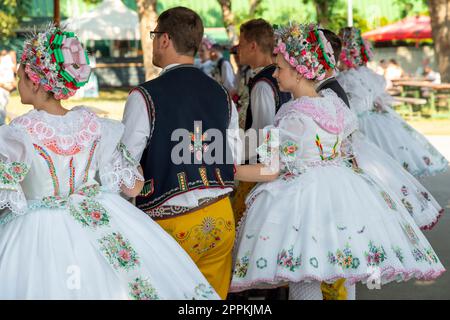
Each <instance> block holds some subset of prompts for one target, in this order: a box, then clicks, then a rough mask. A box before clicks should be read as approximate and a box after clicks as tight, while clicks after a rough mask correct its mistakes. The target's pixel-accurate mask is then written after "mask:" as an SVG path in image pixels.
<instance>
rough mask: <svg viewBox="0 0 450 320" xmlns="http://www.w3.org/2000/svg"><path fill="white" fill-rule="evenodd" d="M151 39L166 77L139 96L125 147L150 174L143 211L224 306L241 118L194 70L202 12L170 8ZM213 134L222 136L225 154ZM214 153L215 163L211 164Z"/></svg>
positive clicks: (129, 114)
mask: <svg viewBox="0 0 450 320" xmlns="http://www.w3.org/2000/svg"><path fill="white" fill-rule="evenodd" d="M150 36H151V37H152V38H153V64H154V65H156V66H158V67H161V68H163V70H162V72H161V74H160V75H159V77H158V78H156V79H153V80H150V81H148V82H145V83H143V84H141V85H139V86H138V87H136V88H135V89H134V90H132V92H131V93H130V95H129V97H128V100H127V104H126V106H125V111H124V118H123V122H124V123H125V126H126V131H125V135H124V138H123V142H124V144H125V145H127V146H128V147H129V148H130V150H131V153H132V155H133V156H134V157H136V158H137V159H139V160H140V163H141V166H142V167H143V170H144V177H145V186H144V189H143V191H142V192H141V194H140V195H139V196H138V197H136V205H137V206H138V208H140V209H142V210H143V211H145V212H146V213H147V214H148V215H149V216H150V217H151V218H153V219H154V220H155V221H157V222H158V223H159V224H160V226H161V227H162V228H163V229H165V230H166V231H167V232H168V233H169V234H170V235H172V236H173V237H174V238H175V239H176V240H177V241H178V243H179V244H180V245H181V246H182V247H183V248H184V249H185V250H186V252H188V254H189V255H190V256H191V258H192V259H193V260H194V262H195V263H196V264H197V266H198V267H199V269H200V270H201V271H202V273H203V274H204V276H205V277H206V278H207V280H208V281H209V282H210V284H211V285H212V286H213V287H214V289H215V290H216V291H217V293H218V294H219V295H220V296H221V298H223V299H225V298H226V296H227V292H228V288H229V285H230V279H231V268H232V255H231V250H232V247H233V243H234V238H235V222H234V216H233V211H232V208H231V204H230V200H229V198H228V195H229V194H230V193H231V192H232V191H233V187H234V181H233V180H234V164H233V159H231V160H230V157H233V158H234V154H233V151H230V150H237V148H239V147H237V148H236V149H235V146H236V144H237V143H239V135H238V119H237V118H238V117H237V111H236V109H235V107H234V105H233V103H232V101H231V99H230V97H229V95H228V93H227V91H226V89H225V88H223V87H222V86H221V85H220V84H218V83H217V82H216V81H214V80H213V79H211V78H210V77H208V76H207V75H205V74H204V73H203V72H202V71H201V70H199V69H198V68H196V67H195V66H194V65H193V63H194V56H195V54H196V53H197V51H198V48H199V46H200V42H201V40H202V36H203V23H202V20H201V18H200V17H199V16H198V14H197V13H195V12H194V11H192V10H190V9H188V8H184V7H176V8H172V9H169V10H167V11H165V12H163V13H162V14H161V15H160V16H159V18H158V20H157V26H156V28H155V30H154V31H152V32H151V33H150ZM210 129H215V130H214V132H218V131H219V133H220V134H221V136H222V137H223V143H220V146H219V148H220V149H223V150H218V148H217V146H216V144H217V139H218V138H220V137H217V136H215V135H212V134H210V132H212V131H211V130H210ZM227 129H233V130H235V131H233V130H231V131H228V132H227ZM178 132H183V133H184V134H180V135H179V134H178ZM232 132H235V134H234V135H233V134H232ZM227 133H228V134H227ZM186 136H187V139H186ZM212 136H214V138H215V139H214V143H213V142H211V138H212ZM173 140H175V141H173ZM180 140H181V143H180ZM219 140H220V139H219ZM185 141H187V143H185V144H183V142H185ZM186 144H187V148H185V147H186ZM213 145H214V146H213ZM223 145H224V146H225V147H223ZM180 146H181V149H180ZM214 147H216V148H214ZM186 149H187V151H186ZM213 149H214V150H215V158H216V161H213V162H212V163H211V162H209V161H205V159H206V156H207V154H208V152H213V151H214V150H213ZM180 151H181V152H180ZM218 154H219V156H218ZM210 155H211V154H210ZM178 158H182V159H181V160H183V161H179V160H180V159H178ZM186 158H187V163H186ZM217 158H220V159H218V160H217ZM227 160H228V161H227Z"/></svg>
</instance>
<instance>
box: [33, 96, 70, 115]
mask: <svg viewBox="0 0 450 320" xmlns="http://www.w3.org/2000/svg"><path fill="white" fill-rule="evenodd" d="M34 108H35V109H36V110H43V111H45V112H47V113H49V114H52V115H55V116H63V115H65V114H66V113H67V112H69V110H67V109H65V108H63V106H62V105H61V101H60V100H56V99H49V100H47V101H45V102H44V101H42V102H39V103H36V104H34Z"/></svg>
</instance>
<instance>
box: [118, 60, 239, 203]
mask: <svg viewBox="0 0 450 320" xmlns="http://www.w3.org/2000/svg"><path fill="white" fill-rule="evenodd" d="M177 65H179V64H171V65H168V66H167V67H165V68H164V69H163V70H162V72H161V73H160V75H161V74H163V73H164V72H166V71H167V70H168V69H170V68H172V67H174V66H177ZM122 122H123V124H124V125H125V132H124V135H123V137H122V142H123V143H124V144H125V145H126V146H127V148H128V150H129V151H130V153H131V154H132V155H133V157H134V158H135V159H136V160H137V161H140V159H141V158H142V154H143V152H144V150H145V147H146V145H147V142H148V138H149V136H150V129H151V128H150V126H151V124H150V120H149V116H148V112H147V105H146V102H145V100H144V97H143V96H142V94H141V93H140V92H139V91H133V92H131V94H130V95H129V96H128V99H127V102H126V104H125V110H124V114H123V120H122ZM227 141H228V144H229V146H230V148H231V151H232V155H233V159H234V161H235V163H239V162H240V159H241V156H240V153H241V148H242V147H241V140H240V137H239V123H238V113H237V111H236V107H235V106H234V103H232V106H231V119H230V124H229V127H228V130H227ZM231 191H232V188H224V189H198V190H192V191H188V192H186V193H183V194H180V195H178V196H175V197H173V198H171V199H169V200H168V201H166V202H165V203H164V204H163V205H164V206H183V207H189V208H195V207H197V206H199V201H200V200H201V199H205V198H217V197H219V196H221V195H223V194H226V193H229V192H231Z"/></svg>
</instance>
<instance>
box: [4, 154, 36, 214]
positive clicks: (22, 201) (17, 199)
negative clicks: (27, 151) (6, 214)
mask: <svg viewBox="0 0 450 320" xmlns="http://www.w3.org/2000/svg"><path fill="white" fill-rule="evenodd" d="M28 171H29V166H28V165H26V164H25V163H22V162H3V161H0V209H5V208H8V209H9V210H10V211H12V212H13V213H16V214H23V213H24V212H25V211H26V209H27V200H26V198H25V195H24V193H23V191H22V187H21V186H20V182H22V181H23V179H24V178H25V176H26V175H27V173H28ZM0 221H1V218H0Z"/></svg>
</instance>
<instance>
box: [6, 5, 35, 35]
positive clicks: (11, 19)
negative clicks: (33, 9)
mask: <svg viewBox="0 0 450 320" xmlns="http://www.w3.org/2000/svg"><path fill="white" fill-rule="evenodd" d="M30 5H31V1H30V0H21V1H20V0H0V42H2V43H6V42H7V40H8V39H9V38H11V37H13V36H14V35H15V30H17V28H18V27H19V23H20V21H21V20H20V19H21V18H22V17H24V16H25V15H26V13H27V12H28V10H29V8H30Z"/></svg>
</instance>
